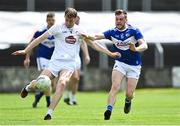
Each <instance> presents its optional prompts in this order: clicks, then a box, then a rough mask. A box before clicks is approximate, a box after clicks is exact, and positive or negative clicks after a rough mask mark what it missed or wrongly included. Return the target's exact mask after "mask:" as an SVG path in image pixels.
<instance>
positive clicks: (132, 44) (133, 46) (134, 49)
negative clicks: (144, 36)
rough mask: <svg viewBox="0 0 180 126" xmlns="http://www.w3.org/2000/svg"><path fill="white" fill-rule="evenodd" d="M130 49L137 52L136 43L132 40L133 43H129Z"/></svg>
mask: <svg viewBox="0 0 180 126" xmlns="http://www.w3.org/2000/svg"><path fill="white" fill-rule="evenodd" d="M129 49H130V50H131V51H134V52H136V47H135V44H134V43H132V42H131V43H130V44H129Z"/></svg>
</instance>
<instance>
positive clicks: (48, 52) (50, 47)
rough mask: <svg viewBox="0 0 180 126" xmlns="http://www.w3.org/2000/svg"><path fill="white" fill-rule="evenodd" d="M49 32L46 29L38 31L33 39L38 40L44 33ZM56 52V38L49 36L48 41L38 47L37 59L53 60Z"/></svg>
mask: <svg viewBox="0 0 180 126" xmlns="http://www.w3.org/2000/svg"><path fill="white" fill-rule="evenodd" d="M46 31H47V28H44V29H43V30H41V31H37V32H36V33H35V34H34V36H33V38H34V39H35V38H37V37H39V36H40V35H42V34H43V33H44V32H46ZM53 51H54V36H49V37H48V39H46V40H44V41H43V42H41V43H40V44H39V45H38V47H37V54H36V56H37V57H43V58H46V59H51V56H52V54H53Z"/></svg>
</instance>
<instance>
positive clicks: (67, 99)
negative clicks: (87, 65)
mask: <svg viewBox="0 0 180 126" xmlns="http://www.w3.org/2000/svg"><path fill="white" fill-rule="evenodd" d="M73 76H74V72H73V74H72V76H71V78H70V80H69V83H67V84H66V88H65V96H64V102H65V103H66V104H67V105H71V103H70V93H71V90H72V85H71V83H72V81H71V80H72V78H73Z"/></svg>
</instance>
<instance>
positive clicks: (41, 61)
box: [32, 57, 53, 108]
mask: <svg viewBox="0 0 180 126" xmlns="http://www.w3.org/2000/svg"><path fill="white" fill-rule="evenodd" d="M36 62H37V68H38V71H42V70H44V69H46V68H47V65H48V63H49V59H46V58H44V57H37V59H36ZM51 84H53V83H52V82H51ZM43 95H44V92H43V91H37V92H36V93H35V98H34V102H33V104H32V106H33V108H36V107H37V104H38V102H39V101H40V99H41V98H42V96H43ZM50 101H51V99H50V94H48V95H46V104H47V107H48V106H49V104H50Z"/></svg>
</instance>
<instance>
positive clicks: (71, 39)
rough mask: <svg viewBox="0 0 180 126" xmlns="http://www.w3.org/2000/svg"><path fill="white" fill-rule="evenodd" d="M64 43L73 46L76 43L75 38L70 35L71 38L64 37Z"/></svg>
mask: <svg viewBox="0 0 180 126" xmlns="http://www.w3.org/2000/svg"><path fill="white" fill-rule="evenodd" d="M65 41H66V43H68V44H74V43H76V38H74V36H72V35H71V36H68V37H66V38H65Z"/></svg>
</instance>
